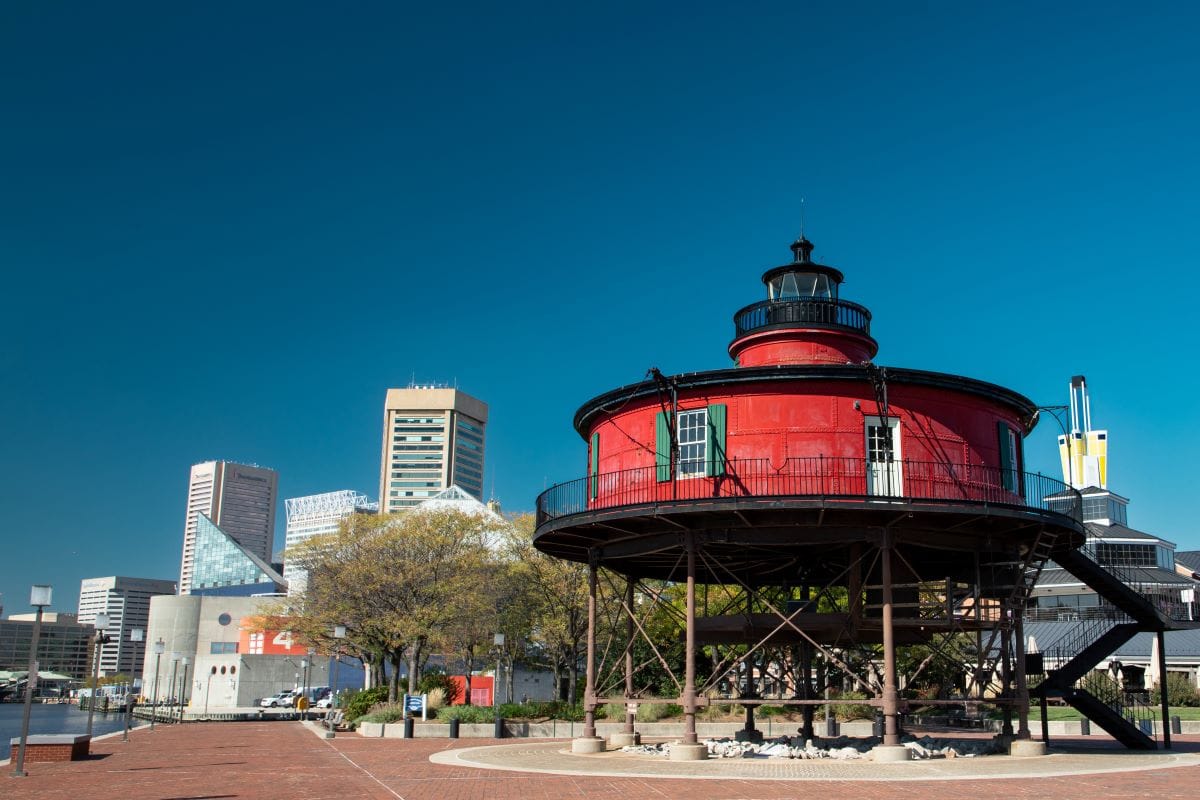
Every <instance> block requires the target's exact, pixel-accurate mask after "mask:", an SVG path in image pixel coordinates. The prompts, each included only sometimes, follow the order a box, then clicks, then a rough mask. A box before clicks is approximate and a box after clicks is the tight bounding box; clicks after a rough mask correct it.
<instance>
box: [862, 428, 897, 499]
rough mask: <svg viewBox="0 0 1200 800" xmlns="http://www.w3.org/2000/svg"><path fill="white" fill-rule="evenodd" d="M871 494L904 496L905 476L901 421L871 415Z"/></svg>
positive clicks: (868, 430) (868, 475)
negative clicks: (902, 458) (901, 453)
mask: <svg viewBox="0 0 1200 800" xmlns="http://www.w3.org/2000/svg"><path fill="white" fill-rule="evenodd" d="M865 424H866V435H867V494H872V495H887V496H892V497H900V496H901V495H903V494H904V476H903V475H902V474H901V472H900V420H898V419H896V418H895V417H889V418H887V419H886V420H884V419H880V418H879V417H867V418H866V420H865Z"/></svg>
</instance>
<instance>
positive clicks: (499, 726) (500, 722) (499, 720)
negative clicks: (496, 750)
mask: <svg viewBox="0 0 1200 800" xmlns="http://www.w3.org/2000/svg"><path fill="white" fill-rule="evenodd" d="M492 735H493V736H494V737H496V738H497V739H503V738H504V718H503V717H496V729H495V730H494V731H492Z"/></svg>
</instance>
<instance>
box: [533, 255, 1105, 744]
mask: <svg viewBox="0 0 1200 800" xmlns="http://www.w3.org/2000/svg"><path fill="white" fill-rule="evenodd" d="M791 249H792V253H793V259H792V261H791V262H790V263H787V264H785V265H782V266H779V267H775V268H772V269H769V270H767V271H766V272H765V273H764V274H763V276H762V280H763V283H764V285H765V287H766V290H767V298H766V299H765V300H763V301H761V302H758V303H754V304H752V305H749V306H746V307H745V308H743V309H741V310H740V311H738V312H737V313H736V314H735V316H734V339H733V341H732V342H731V343H730V345H729V355H730V356H731V357H732V358H733V359H734V363H735V366H734V367H731V368H728V369H720V370H713V371H708V372H697V373H687V374H681V375H675V376H669V377H668V376H663V375H661V374H659V373H658V372H657V371H656V370H652V371H651V373H649V374H648V377H647V378H646V379H645V380H643V381H642V382H641V383H639V384H636V385H630V386H625V387H621V388H619V389H614V390H613V391H610V392H607V393H605V394H603V395H600V396H599V397H596V398H594V399H592V400H590V401H588V402H586V403H584V405H583V406H582V407H581V408H580V409H579V411H578V412H577V414H576V415H575V428H576V430H577V431H578V432H579V434H580V435H581V436H582V437H583V439H584V440H585V441H586V442H587V449H588V452H587V459H588V461H587V474H586V477H584V478H581V479H579V480H576V481H572V482H570V483H566V484H560V485H558V486H555V487H553V488H551V489H549V490H547V491H546V492H545V493H543V494H542V495H541V496H540V497H539V498H538V528H537V533H536V536H535V543H536V546H537V547H538V548H539V549H541V550H543V551H545V552H547V553H550V554H553V555H557V556H560V557H563V558H568V559H573V560H577V561H582V562H586V563H589V564H591V565H592V566H593V568H594V569H595V568H600V567H603V568H607V569H610V570H613V571H615V572H617V573H619V574H621V575H624V576H627V577H628V578H630V579H631V580H637V579H643V578H657V579H665V580H670V581H680V582H683V581H688V582H689V586H691V585H694V584H695V583H697V582H699V583H722V584H740V585H741V586H743V587H745V588H746V590H747V591H748V592H751V593H753V592H754V591H755V590H756V587H764V586H773V587H781V588H782V589H783V590H784V592H785V593H787V592H793V593H795V594H796V596H797V597H800V596H807V593H808V592H809V591H810V590H817V589H820V588H828V587H831V586H836V587H838V588H839V589H844V590H845V592H846V597H847V600H846V607H845V608H844V609H842V610H841V611H840V612H839V614H838V615H835V616H836V618H833V617H831V616H830V615H829V614H826V615H823V616H822V615H818V614H810V613H808V612H803V613H800V614H798V615H797V616H795V617H794V618H792V617H789V615H787V614H785V613H783V612H782V611H781V610H779V609H776V610H775V611H776V615H777V616H778V617H779V619H767V620H759V621H758V622H757V623H756V624H761V625H762V626H764V629H765V631H766V638H765V639H763V641H764V642H767V643H775V644H785V643H787V642H806V643H811V644H812V645H813V646H816V647H818V648H820V647H821V646H822V643H828V642H831V641H841V640H843V639H844V638H845V637H846V636H851V637H853V638H854V640H855V641H876V642H881V643H882V644H883V645H884V660H885V662H888V663H890V662H894V655H895V653H894V648H895V645H896V643H897V641H918V640H921V639H922V638H924V639H928V638H929V637H930V636H932V635H933V633H932V631H933V630H936V629H943V628H944V629H946V630H950V629H952V628H955V627H956V626H957V628H959V629H963V628H964V625H965V626H966V627H967V628H972V629H974V630H976V631H979V630H985V629H989V630H993V631H997V632H994V633H991V634H990V635H991V638H992V639H993V640H995V639H1000V640H1002V641H1005V642H1007V641H1009V638H1010V634H1011V630H1010V627H1011V626H1010V620H1011V613H1010V612H1011V609H1012V608H1013V607H1014V606H1015V604H1017V603H1020V604H1023V602H1024V599H1025V594H1027V587H1025V584H1026V583H1028V582H1029V577H1028V576H1029V574H1030V573H1031V572H1032V573H1036V572H1037V570H1039V569H1040V564H1041V563H1042V562H1044V560H1045V558H1046V557H1048V555H1049V554H1050V553H1051V552H1053V551H1054V550H1056V549H1063V548H1071V547H1077V546H1078V544H1079V543H1080V542H1081V541H1082V526H1081V523H1080V522H1079V513H1078V512H1079V496H1078V494H1077V493H1076V492H1074V490H1072V489H1070V487H1067V486H1064V485H1063V484H1061V483H1059V482H1057V481H1053V480H1051V479H1048V478H1043V477H1041V476H1031V475H1028V474H1026V473H1025V472H1024V470H1023V458H1022V454H1021V441H1022V439H1023V437H1024V436H1025V435H1026V434H1027V433H1028V432H1029V430H1030V429H1031V427H1032V425H1033V424H1034V420H1035V411H1036V406H1035V405H1034V404H1033V403H1032V402H1031V401H1030V400H1028V399H1027V398H1025V397H1023V396H1021V395H1020V394H1017V393H1016V392H1013V391H1011V390H1009V389H1006V388H1003V387H1000V386H996V385H994V384H990V383H985V382H982V381H977V380H973V379H971V378H965V377H961V376H957V375H947V374H941V373H935V372H926V371H922V370H913V369H897V368H890V367H887V368H885V367H880V366H877V365H875V364H874V363H873V362H872V361H871V359H872V358H873V357H874V356H875V353H876V351H877V349H878V346H877V344H876V342H875V340H874V339H873V338H872V337H871V333H870V323H871V314H870V312H869V311H868V310H867V309H866V308H864V307H863V306H861V305H858V304H855V303H852V302H849V301H846V300H844V299H842V298H841V296H840V290H841V284H842V280H843V276H842V273H841V272H840V271H838V270H836V269H834V268H832V267H829V266H826V265H822V264H817V263H815V262H813V261H812V259H811V253H812V249H813V246H812V244H811V243H810V242H809V241H808V240H807V239H804V238H803V237H801V238H800V239H799V240H797V241H796V242H795V243H794V244H793V245H792V248H791ZM870 553H873V554H874V555H873V556H871V557H867V554H870ZM1034 577H1036V574H1035V575H1034ZM934 581H940V582H941V583H942V585H943V586H944V588H943V589H942V590H941V591H942V592H943V595H942V596H944V597H946V598H947V599H946V600H945V602H944V603H943V605H944V607H945V611H944V613H941V614H940V617H939V618H938V619H937V620H936V621H934V620H932V619H927V618H926V617H923V616H922V614H926V616H927V610H923V609H922V608H921V604H920V602H917V601H915V600H914V601H913V602H911V603H908V602H905V603H897V602H896V601H895V595H896V592H897V591H902V592H907V593H908V594H910V595H912V594H920V592H921V591H925V592H926V593H928V592H930V591H935V590H933V589H924V590H916V589H913V588H912V587H916V586H924V585H926V584H930V583H931V582H934ZM901 586H903V587H904V588H903V589H898V588H897V587H901ZM955 587H969V588H968V589H959V588H955ZM956 592H957V593H958V594H956ZM963 592H966V593H967V594H963ZM876 594H877V595H878V597H876ZM968 594H969V602H967V600H966V597H967V595H968ZM955 597H957V599H954V598H955ZM873 600H874V601H877V602H872V601H873ZM956 604H957V605H956ZM935 605H936V604H935ZM983 608H989V609H991V610H989V611H988V612H987V614H984V613H983V612H982V611H981V609H983ZM818 617H822V618H818ZM985 617H986V618H985ZM801 618H803V619H801ZM781 620H782V621H781ZM918 621H920V622H921V623H927V624H912V623H916V622H918ZM801 623H803V624H801ZM739 624H740V625H741V628H739V630H740V631H742V633H741V634H740V637H741V638H738V636H735V635H734V634H733V633H732V632H731V631H732V627H731V625H732V623H730V622H729V621H728V620H721V619H714V618H709V619H696V618H695V616H694V615H693V616H691V617H689V620H688V624H687V633H688V636H689V637H690V639H689V641H693V642H694V641H699V640H702V641H706V642H719V641H723V642H733V641H741V642H743V643H745V644H754V643H755V642H756V641H758V639H756V636H757V635H758V634H757V633H756V632H755V630H753V628H754V625H750V626H749V628H747V626H746V625H745V624H742V623H739ZM997 625H1000V628H997ZM776 627H779V629H778V630H774V629H775V628H776ZM1001 629H1002V630H1001ZM772 630H774V632H771V631H772ZM760 633H761V632H760ZM897 636H898V637H899V640H898V639H897ZM693 646H694V644H693ZM996 654H997V658H998V657H999V650H998V649H997V651H996ZM830 657H832V655H831V654H830ZM886 684H888V681H885V685H884V686H883V687H882V689H881V692H880V699H879V700H878V702H879V703H880V705H881V707H882V708H883V710H884V713H885V717H886V719H887V731H888V734H887V736H886V737H885V739H886V743H887V744H889V745H895V744H896V743H897V742H898V739H897V738H896V730H897V728H896V724H895V716H896V714H897V702H896V695H895V691H896V686H895V681H894V675H892V678H891V682H890V685H886ZM702 688H703V687H696V686H691V687H688V688H687V689H686V690H685V691H684V692H683V693H682V694H681V698H680V699H681V701H682V702H683V704H684V705H685V708H687V707H688V704H689V703H691V704H692V712H693V713H694V710H695V703H696V702H697V701H696V693H697V692H698V691H699V690H700V689H702ZM592 700H593V701H595V700H596V698H594V697H593V698H592ZM804 701H805V699H804V698H798V699H797V702H798V703H802V702H804ZM690 719H691V718H690ZM692 730H693V731H694V726H693V728H692ZM687 741H689V738H688V737H685V742H687ZM690 741H691V742H693V743H694V742H695V737H694V733H693V735H691V736H690Z"/></svg>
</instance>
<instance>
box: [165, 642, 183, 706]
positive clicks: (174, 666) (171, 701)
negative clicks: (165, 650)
mask: <svg viewBox="0 0 1200 800" xmlns="http://www.w3.org/2000/svg"><path fill="white" fill-rule="evenodd" d="M182 657H183V656H182V654H181V653H178V652H172V653H171V683H170V684H169V685H170V687H171V690H170V696H169V697H168V698H167V705H168V706H170V710H169V711H168V712H167V722H174V721H175V679H176V678H177V677H178V676H179V659H180V658H182Z"/></svg>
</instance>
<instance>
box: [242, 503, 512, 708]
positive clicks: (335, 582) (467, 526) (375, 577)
mask: <svg viewBox="0 0 1200 800" xmlns="http://www.w3.org/2000/svg"><path fill="white" fill-rule="evenodd" d="M489 527H494V522H492V521H489V520H488V519H487V518H484V517H480V516H475V515H471V514H464V513H462V512H459V511H456V510H452V509H438V510H430V511H426V510H420V511H410V512H406V513H403V514H389V515H381V516H374V515H354V516H352V517H348V518H347V519H346V520H343V522H342V525H341V527H340V529H339V530H338V532H337V533H335V534H331V535H329V536H320V537H314V538H312V539H308V540H306V541H304V542H302V543H300V544H299V545H297V546H296V547H294V548H291V549H290V550H289V551H288V554H287V557H288V559H289V560H290V561H292V563H295V564H297V565H298V566H300V567H301V568H303V569H304V570H306V571H307V572H308V580H307V585H306V586H305V587H304V589H303V590H302V591H300V592H299V593H297V594H296V595H294V596H292V597H289V598H288V600H287V601H286V603H284V604H282V605H281V606H279V607H277V608H275V609H272V610H271V613H269V614H268V615H266V616H267V619H264V620H262V621H260V622H259V625H260V627H268V626H270V625H278V626H279V627H281V628H285V629H287V630H291V631H292V632H293V634H294V635H296V637H297V639H298V640H299V641H300V642H301V643H302V644H304V645H307V646H314V647H317V648H318V649H320V650H321V651H322V652H331V650H332V648H333V646H334V645H335V640H334V639H333V638H332V631H333V627H334V626H335V625H345V626H346V630H347V637H346V639H345V641H344V642H343V643H341V644H342V645H343V646H344V647H343V649H344V650H346V651H349V652H353V653H355V654H357V655H359V656H360V657H363V658H365V659H367V660H376V661H386V662H387V663H388V664H390V666H391V668H392V669H391V681H390V684H389V691H388V699H389V700H391V701H395V699H396V697H397V696H398V694H399V686H398V682H399V673H400V668H401V666H402V665H403V664H404V662H405V661H406V660H407V662H408V667H409V670H408V671H409V676H408V691H410V692H413V691H415V690H416V687H417V682H418V680H419V674H418V672H419V665H420V664H421V662H422V657H423V656H424V655H425V654H426V653H427V649H428V647H429V646H430V644H431V643H438V644H441V643H443V642H445V641H447V640H448V639H449V638H451V637H450V631H451V629H452V628H453V627H454V625H455V624H456V622H458V621H459V620H461V619H462V618H463V616H464V615H469V614H472V613H474V612H475V611H476V609H477V594H476V593H477V592H478V591H479V589H480V587H481V586H484V585H485V582H486V580H487V578H488V576H489V574H490V573H491V572H492V571H493V570H494V561H495V558H494V556H492V554H491V553H490V551H489V550H488V547H487V544H486V541H485V538H486V535H487V533H488V528H489ZM271 617H277V618H278V619H271Z"/></svg>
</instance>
